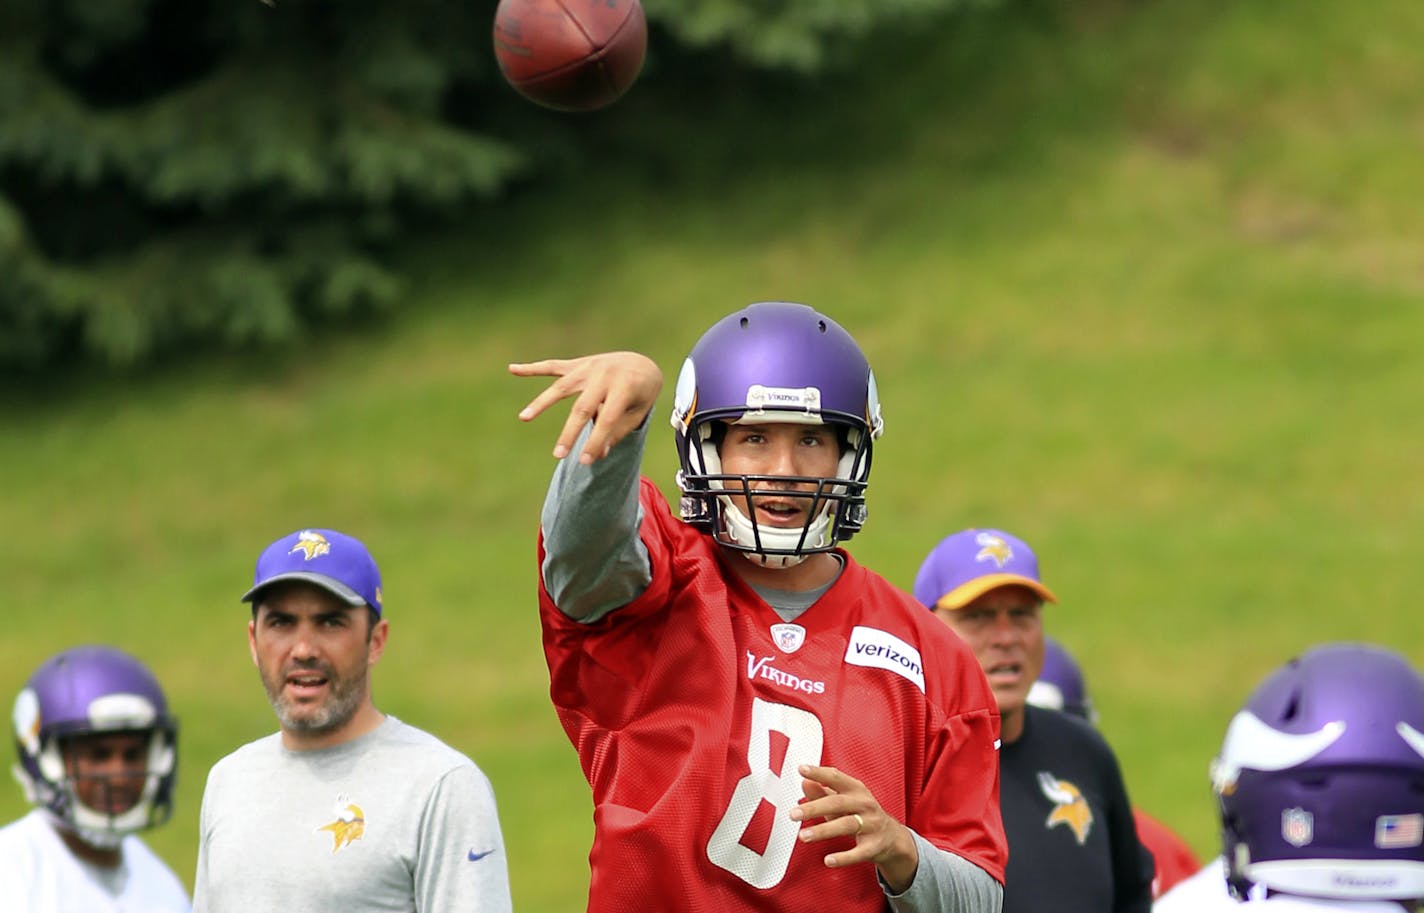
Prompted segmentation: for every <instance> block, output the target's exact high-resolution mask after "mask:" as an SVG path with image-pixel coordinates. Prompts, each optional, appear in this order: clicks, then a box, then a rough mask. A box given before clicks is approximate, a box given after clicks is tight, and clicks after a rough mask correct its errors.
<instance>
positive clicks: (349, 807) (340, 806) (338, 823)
mask: <svg viewBox="0 0 1424 913" xmlns="http://www.w3.org/2000/svg"><path fill="white" fill-rule="evenodd" d="M317 830H318V831H331V837H332V840H333V846H332V847H331V852H332V853H335V852H336V851H337V850H339V849H341V848H342V847H343V846H347V845H348V844H351V843H353V842H355V841H357V840H360V839H361V838H362V837H364V836H365V835H366V813H365V812H363V811H361V806H359V805H356V804H355V803H353V802H348V801H347V800H346V797H345V796H337V797H336V820H335V821H333V822H331V823H330V824H323V825H322V826H321V827H319V828H317Z"/></svg>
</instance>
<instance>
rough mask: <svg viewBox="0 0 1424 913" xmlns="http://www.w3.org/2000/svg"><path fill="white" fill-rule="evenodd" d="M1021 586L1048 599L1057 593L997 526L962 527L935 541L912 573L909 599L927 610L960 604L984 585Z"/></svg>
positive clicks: (1020, 545) (1028, 554) (1030, 556)
mask: <svg viewBox="0 0 1424 913" xmlns="http://www.w3.org/2000/svg"><path fill="white" fill-rule="evenodd" d="M1001 586H1023V587H1028V588H1029V589H1030V590H1033V591H1034V592H1035V593H1037V594H1038V595H1039V596H1040V597H1041V598H1043V599H1045V600H1047V601H1048V602H1057V601H1058V597H1057V596H1054V595H1053V591H1052V590H1050V589H1049V588H1048V587H1046V586H1044V585H1043V581H1042V580H1040V579H1039V575H1038V557H1037V556H1036V555H1034V553H1033V549H1031V548H1029V547H1028V545H1027V544H1026V543H1025V542H1024V541H1023V540H1022V539H1019V538H1017V537H1015V536H1011V535H1009V534H1008V533H1006V532H1004V531H1003V530H998V529H965V530H960V531H959V532H957V533H954V534H953V535H950V536H946V537H945V538H944V539H942V540H940V543H939V544H938V545H936V546H935V547H934V548H933V549H932V550H931V551H930V553H929V555H927V556H926V557H925V560H924V563H923V564H921V565H920V572H919V573H918V574H916V575H915V598H916V599H918V600H919V601H920V602H921V603H922V604H924V606H925V607H926V608H928V609H962V608H964V607H965V606H967V605H969V603H971V602H973V601H974V600H976V599H978V598H979V597H980V596H983V595H984V594H985V593H987V592H989V591H990V590H994V589H998V588H999V587H1001Z"/></svg>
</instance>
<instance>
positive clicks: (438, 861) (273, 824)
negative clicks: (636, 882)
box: [193, 716, 512, 913]
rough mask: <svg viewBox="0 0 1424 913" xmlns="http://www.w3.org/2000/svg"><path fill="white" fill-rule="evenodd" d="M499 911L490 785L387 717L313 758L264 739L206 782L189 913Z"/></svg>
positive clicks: (503, 888) (501, 860)
mask: <svg viewBox="0 0 1424 913" xmlns="http://www.w3.org/2000/svg"><path fill="white" fill-rule="evenodd" d="M511 908H512V902H511V899H510V893H509V871H508V864H507V860H506V858H505V850H504V838H503V836H502V834H501V832H500V827H499V817H498V814H497V811H496V808H495V798H494V790H493V789H492V788H491V787H490V782H489V780H488V779H487V778H486V777H485V775H484V773H483V772H481V771H480V769H479V768H478V767H476V766H475V764H474V762H473V761H471V760H470V759H469V758H467V757H465V755H463V754H461V753H460V752H458V751H456V750H455V749H453V748H451V747H450V746H448V745H446V744H445V743H444V742H441V741H440V740H439V739H437V738H435V737H434V736H432V735H430V734H429V733H427V732H424V731H422V730H419V729H416V728H414V727H413V726H408V725H406V724H405V723H402V722H400V721H399V720H397V719H396V718H395V717H391V716H387V717H386V719H385V720H384V721H383V722H382V723H381V725H380V726H378V727H377V728H376V729H375V730H373V731H372V732H370V733H367V734H366V735H363V736H361V737H360V738H357V739H353V740H352V741H350V742H345V743H343V744H341V745H335V746H332V747H331V748H322V749H316V750H311V751H293V750H291V749H289V748H286V747H284V746H283V745H282V742H281V736H280V734H275V733H274V734H273V735H270V736H268V737H266V738H263V739H259V740H257V741H256V742H251V743H249V744H247V745H244V746H243V747H242V748H239V749H238V750H237V751H235V752H233V753H232V754H230V755H228V756H227V757H225V758H223V759H222V760H221V761H219V762H218V763H217V764H215V765H213V769H212V770H211V771H210V772H209V773H208V783H207V787H206V789H205V790H204V793H203V808H202V818H201V823H200V827H199V842H198V871H197V878H196V883H195V886H194V891H193V910H194V911H195V913H228V911H231V913H252V911H278V910H280V911H282V913H332V911H338V910H339V911H341V913H366V911H403V913H410V911H421V913H447V911H461V913H466V911H468V913H474V911H501V913H503V911H509V910H511Z"/></svg>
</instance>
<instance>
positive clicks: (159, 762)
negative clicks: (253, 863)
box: [11, 646, 178, 847]
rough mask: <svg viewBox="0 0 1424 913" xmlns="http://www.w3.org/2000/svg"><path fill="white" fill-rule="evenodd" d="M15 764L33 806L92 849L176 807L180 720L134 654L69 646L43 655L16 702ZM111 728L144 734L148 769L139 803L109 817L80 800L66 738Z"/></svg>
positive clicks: (159, 818) (112, 843) (151, 823)
mask: <svg viewBox="0 0 1424 913" xmlns="http://www.w3.org/2000/svg"><path fill="white" fill-rule="evenodd" d="M11 719H12V725H13V727H14V736H15V747H16V750H17V753H18V754H19V763H18V764H17V765H16V766H15V777H16V779H18V780H19V781H20V785H21V786H23V787H24V789H25V794H26V796H27V797H28V798H29V800H30V802H32V803H33V804H35V805H37V806H39V807H41V808H44V809H46V810H48V811H49V813H50V814H51V815H52V816H54V817H55V818H56V819H57V820H58V821H59V822H61V823H62V824H64V825H65V826H66V827H68V828H70V829H72V830H74V831H76V832H77V833H79V834H80V836H82V837H83V838H84V839H85V840H86V841H87V842H89V843H90V844H92V845H94V846H101V847H112V846H117V845H118V842H119V841H120V840H121V839H122V838H123V837H124V835H126V834H130V833H133V832H134V831H138V830H143V829H145V828H149V827H153V826H155V825H158V824H161V823H163V822H164V821H166V820H167V819H168V816H169V815H170V814H171V812H172V807H173V787H174V780H175V778H176V775H177V770H178V763H177V760H178V759H177V731H178V725H177V722H176V721H175V720H174V719H173V718H172V717H171V716H169V714H168V702H167V700H166V699H165V698H164V696H163V689H162V688H160V687H159V685H158V680H157V679H155V678H154V677H153V674H152V673H151V672H149V671H148V669H147V668H146V667H145V666H144V665H143V663H141V662H139V661H138V660H137V659H135V658H134V657H132V656H130V655H128V654H127V653H124V652H123V651H122V650H117V649H115V648H113V647H105V646H83V647H73V648H71V649H69V650H65V651H63V652H61V653H58V654H56V655H54V656H52V657H50V658H49V659H47V660H45V662H44V663H42V664H41V665H40V667H39V668H38V669H36V670H35V672H34V674H33V675H31V676H30V679H29V681H28V682H26V683H25V687H24V688H23V689H21V691H20V694H19V696H18V697H17V698H16V699H15V706H14V711H13V714H12V717H11ZM113 732H138V733H141V734H144V735H145V736H146V737H147V765H146V766H147V771H146V775H145V778H144V784H143V788H142V790H141V791H140V793H139V797H138V801H137V802H136V803H135V804H134V805H133V806H132V807H131V808H129V809H127V810H125V811H123V812H121V813H117V814H110V813H108V812H105V811H101V810H98V809H93V808H90V807H89V806H87V805H85V804H84V802H83V801H82V800H81V799H80V795H79V791H78V784H77V783H76V781H75V779H74V777H73V776H71V774H70V771H69V769H68V767H67V765H66V763H65V758H64V743H65V741H66V740H68V739H73V738H80V737H83V736H92V735H98V734H102V733H113Z"/></svg>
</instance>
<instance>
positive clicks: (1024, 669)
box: [935, 586, 1043, 742]
mask: <svg viewBox="0 0 1424 913" xmlns="http://www.w3.org/2000/svg"><path fill="white" fill-rule="evenodd" d="M935 614H936V615H938V616H939V617H940V618H942V619H944V620H945V621H946V622H947V623H948V624H949V626H950V627H951V628H953V629H954V632H955V633H956V634H958V635H959V636H960V637H961V638H962V639H963V640H964V642H965V643H967V644H969V646H970V648H971V649H973V650H974V655H975V656H976V657H978V659H979V667H980V668H981V669H983V670H984V675H985V676H986V677H987V678H988V679H989V687H990V688H992V689H993V691H994V698H995V699H996V700H997V701H998V704H999V718H1000V721H1001V725H1002V728H1003V737H1004V741H1006V742H1012V741H1014V740H1015V739H1017V738H1018V737H1019V734H1020V733H1022V731H1023V708H1024V705H1025V704H1026V703H1027V702H1028V692H1029V689H1030V688H1032V687H1033V683H1034V681H1035V680H1037V679H1038V674H1039V672H1041V671H1042V670H1043V603H1042V601H1041V600H1040V599H1039V597H1038V594H1037V593H1035V592H1033V590H1030V589H1029V588H1028V587H1023V586H1002V587H999V588H997V589H993V590H990V591H989V592H987V593H985V594H984V595H982V596H980V597H979V598H978V599H975V600H974V601H973V602H971V603H969V605H967V606H965V607H964V608H962V609H935Z"/></svg>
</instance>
